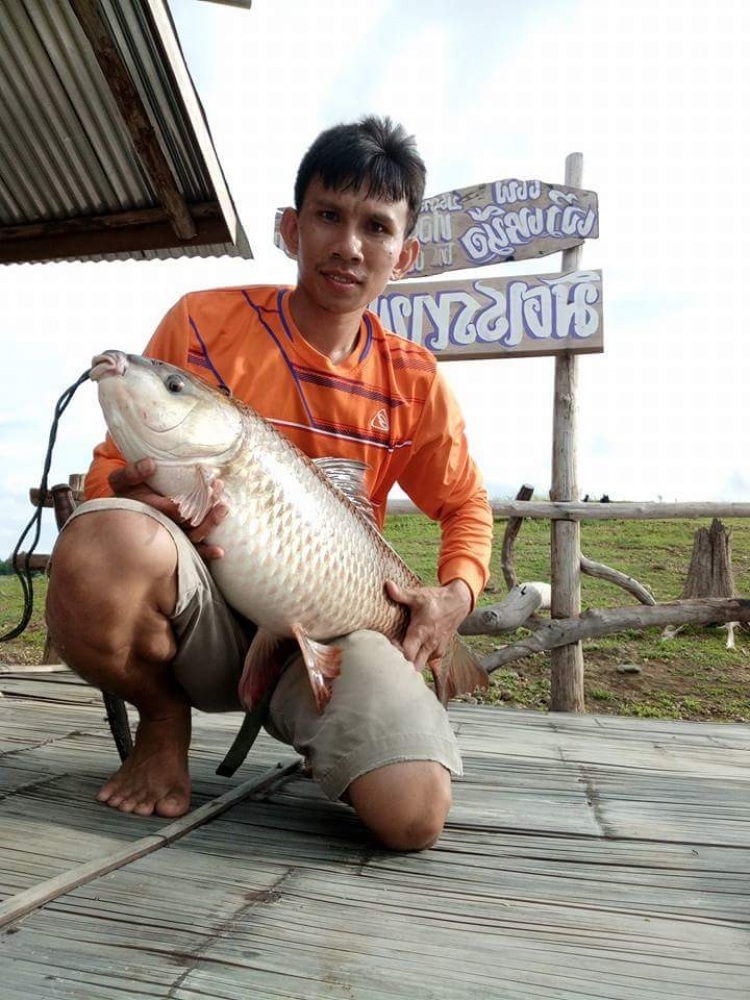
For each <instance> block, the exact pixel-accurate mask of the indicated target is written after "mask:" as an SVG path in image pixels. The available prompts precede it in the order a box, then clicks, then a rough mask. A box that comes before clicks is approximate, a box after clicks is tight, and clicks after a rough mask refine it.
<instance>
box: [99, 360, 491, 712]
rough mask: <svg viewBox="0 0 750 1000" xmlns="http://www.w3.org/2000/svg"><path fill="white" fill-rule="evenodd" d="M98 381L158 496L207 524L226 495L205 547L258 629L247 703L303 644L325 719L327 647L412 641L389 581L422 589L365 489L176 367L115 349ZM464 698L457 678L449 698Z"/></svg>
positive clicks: (333, 666)
mask: <svg viewBox="0 0 750 1000" xmlns="http://www.w3.org/2000/svg"><path fill="white" fill-rule="evenodd" d="M91 377H92V379H94V380H95V381H97V382H98V388H99V400H100V404H101V406H102V410H103V412H104V416H105V420H106V422H107V426H108V428H109V430H110V433H111V435H112V438H113V440H114V442H115V444H116V445H117V446H118V448H119V449H120V451H121V452H122V454H123V456H124V458H125V459H126V460H127V461H137V460H138V459H140V458H144V457H153V458H154V459H155V461H156V463H157V471H156V474H155V475H154V477H153V478H152V479H151V480H150V481H149V485H151V487H152V488H153V489H154V490H155V491H156V492H158V493H161V494H163V495H165V496H168V497H171V498H172V499H173V500H174V501H175V503H176V504H177V506H178V508H179V510H180V513H181V515H182V516H183V517H184V518H185V519H186V520H188V521H189V522H190V523H193V524H198V523H200V522H201V521H202V520H203V518H204V517H205V516H206V514H207V513H208V511H209V510H210V509H211V507H212V505H213V504H214V502H215V500H216V497H215V494H214V486H213V484H214V483H215V482H216V481H217V480H221V482H222V483H223V492H222V494H221V498H222V501H223V502H224V503H225V505H226V506H227V508H228V513H227V515H226V517H225V518H224V519H223V520H222V521H221V522H219V523H218V524H217V525H216V526H215V527H214V528H213V529H212V530H211V533H210V535H209V536H208V538H207V539H206V541H207V542H208V543H210V544H212V545H218V546H221V548H222V549H223V550H224V556H223V557H222V558H221V559H217V560H212V561H211V563H210V568H211V572H212V574H213V576H214V578H215V580H216V583H217V585H218V587H219V589H220V590H221V592H222V594H223V596H224V597H225V599H226V600H227V602H228V603H229V604H230V605H232V607H234V608H235V609H236V610H237V611H238V612H239V613H240V614H242V615H244V616H245V617H246V618H249V619H250V620H252V621H253V622H255V623H256V624H257V625H258V628H259V633H258V636H257V637H256V640H255V642H254V643H253V646H254V647H255V649H253V648H252V647H251V653H250V654H249V659H248V663H247V664H246V667H245V671H244V672H243V681H242V682H241V687H240V694H241V697H242V698H243V700H244V701H245V702H246V703H247V704H249V703H254V702H256V701H257V700H258V699H259V698H260V697H262V695H263V692H264V690H265V689H266V688H267V686H268V685H269V684H270V683H271V682H272V679H273V676H274V671H275V669H276V665H275V664H274V653H275V652H278V648H277V647H278V645H279V644H280V643H281V641H283V640H284V639H295V640H297V641H298V642H299V644H300V646H301V648H302V651H303V655H304V657H305V662H306V663H307V666H308V670H309V671H310V675H311V682H312V683H313V688H314V691H315V694H316V698H317V700H318V704H319V707H321V709H322V708H323V706H324V705H325V702H326V700H327V697H328V690H329V684H328V681H329V680H330V679H331V678H332V677H335V676H336V674H337V672H338V658H337V656H336V653H337V651H335V650H334V651H330V650H327V649H326V648H325V647H321V646H320V644H321V643H324V642H326V641H328V640H330V639H333V638H335V637H337V636H340V635H345V634H348V633H349V632H353V631H355V630H357V629H373V630H375V631H378V632H382V633H383V634H384V635H386V636H387V637H388V638H390V639H393V640H399V639H400V638H401V637H402V636H403V634H404V632H405V629H406V626H407V623H408V612H407V611H406V609H405V608H404V607H403V606H401V605H399V604H397V603H395V602H394V601H392V600H391V599H390V598H389V597H388V596H387V594H386V592H385V582H386V580H389V579H390V580H393V581H395V582H396V583H397V584H399V585H400V586H402V587H414V586H418V585H419V583H420V581H419V578H418V577H417V576H416V575H415V574H414V573H413V572H412V571H411V570H410V569H409V568H408V566H407V565H406V564H405V563H404V561H403V560H402V559H401V557H400V556H399V555H398V553H397V552H396V551H395V550H394V549H393V548H392V547H391V546H390V545H389V544H388V542H387V541H386V540H385V539H384V538H383V536H382V535H381V534H380V532H379V531H378V529H377V527H376V526H375V524H374V522H373V521H372V520H371V518H370V517H368V515H367V513H365V512H364V511H363V509H362V507H361V505H360V504H359V503H358V500H357V498H356V496H355V495H354V493H355V492H356V491H354V492H353V491H352V489H350V490H349V494H350V495H346V494H345V493H344V492H343V491H342V490H341V489H339V488H338V487H337V486H335V485H333V483H332V481H331V477H330V475H329V474H326V472H324V471H323V469H322V468H321V467H320V466H319V465H318V464H316V463H315V462H313V461H312V460H310V459H309V458H308V457H307V456H306V455H304V454H303V453H302V452H301V451H300V450H299V449H298V448H297V447H296V446H295V445H294V444H293V443H292V442H291V441H290V440H289V439H288V438H286V437H284V435H283V434H281V433H279V432H278V431H277V430H276V429H275V428H274V427H273V426H272V425H271V424H270V423H269V422H268V421H266V420H265V419H263V418H262V417H261V416H260V415H259V414H257V413H256V412H255V411H254V410H253V409H252V408H250V407H249V406H246V405H245V404H243V403H240V402H238V401H236V400H232V399H229V398H227V397H226V396H224V395H223V394H222V393H220V392H219V391H217V390H215V389H213V388H212V387H210V386H208V385H207V384H205V383H203V382H201V381H200V380H198V379H196V378H194V377H193V376H192V375H190V374H188V373H186V372H184V371H182V370H180V369H178V368H175V367H174V366H172V365H168V364H166V363H165V362H161V361H154V360H152V359H150V358H143V357H140V356H138V355H125V354H123V353H122V352H119V351H108V352H106V353H104V354H102V355H98V356H97V357H95V358H94V360H93V362H92V369H91ZM322 464H323V465H325V463H322ZM330 464H331V466H332V469H331V472H332V474H333V475H334V476H335V475H336V474H337V473H341V474H342V475H343V476H344V477H345V478H346V477H347V476H348V475H350V474H351V475H353V476H354V477H355V478H356V472H355V471H354V470H353V467H354V466H356V465H357V463H348V462H343V461H340V460H339V461H336V460H332V461H331V463H330ZM361 468H362V467H361V466H360V469H361ZM360 486H361V483H360ZM352 497H354V499H352ZM466 652H468V650H467V651H466ZM464 659H465V657H464V658H462V662H463V660H464ZM464 667H465V664H464ZM462 669H463V668H462ZM469 672H470V674H471V677H470V678H469V679H459V680H458V688H460V687H463V689H464V690H469V689H473V688H474V687H475V686H477V684H481V683H482V682H483V676H482V673H483V672H481V670H480V669H479V668H478V667H477V670H476V671H473V670H470V671H469ZM443 680H444V678H440V679H439V678H438V677H437V675H436V681H440V682H442V681H443ZM458 688H457V685H456V681H455V679H454V680H453V681H452V682H451V683H450V684H449V685H448V689H447V691H446V692H445V694H444V695H443V700H445V695H447V696H450V695H452V694H454V693H458ZM441 694H442V692H441Z"/></svg>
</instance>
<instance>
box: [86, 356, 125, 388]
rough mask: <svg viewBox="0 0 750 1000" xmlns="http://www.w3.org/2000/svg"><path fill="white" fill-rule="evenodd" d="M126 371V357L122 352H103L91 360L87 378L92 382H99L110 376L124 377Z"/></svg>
mask: <svg viewBox="0 0 750 1000" xmlns="http://www.w3.org/2000/svg"><path fill="white" fill-rule="evenodd" d="M127 370H128V357H127V355H126V354H123V353H122V351H104V352H102V353H101V354H96V355H94V357H93V358H92V359H91V370H90V371H89V378H90V379H91V381H92V382H101V380H102V379H104V378H109V377H111V376H112V375H124V374H125V372H126V371H127Z"/></svg>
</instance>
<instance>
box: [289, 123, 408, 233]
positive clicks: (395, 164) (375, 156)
mask: <svg viewBox="0 0 750 1000" xmlns="http://www.w3.org/2000/svg"><path fill="white" fill-rule="evenodd" d="M426 173H427V171H426V169H425V165H424V162H423V160H422V157H421V156H420V155H419V153H418V152H417V144H416V141H415V139H414V136H413V135H409V134H408V133H407V132H406V130H405V129H404V127H403V126H402V125H399V124H398V123H397V122H393V121H391V119H390V118H378V117H377V116H375V115H368V116H367V117H365V118H361V119H360V120H359V121H357V122H352V123H351V124H343V123H342V124H340V125H334V126H332V127H331V128H329V129H326V130H325V132H321V133H320V135H319V136H318V138H317V139H316V140H315V142H314V143H313V144H312V146H310V148H309V149H308V151H307V152H306V153H305V155H304V156H303V158H302V162H301V163H300V166H299V170H298V171H297V179H296V181H295V184H294V206H295V208H296V209H297V211H298V212H299V211H300V210H301V208H302V202H303V201H304V198H305V194H306V193H307V189H308V187H309V186H310V181H311V180H312V179H313V178H314V177H320V179H321V181H322V182H323V186H324V187H326V188H329V189H332V190H334V191H346V190H347V189H348V188H354V189H355V190H360V189H364V192H365V197H367V198H382V199H384V200H386V201H406V203H407V205H408V207H409V213H408V216H407V222H406V235H407V236H409V235H410V234H411V233H412V232H413V230H414V227H415V226H416V224H417V217H418V216H419V209H420V206H421V204H422V198H423V197H424V186H425V177H426Z"/></svg>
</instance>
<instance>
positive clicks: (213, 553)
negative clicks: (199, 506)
mask: <svg viewBox="0 0 750 1000" xmlns="http://www.w3.org/2000/svg"><path fill="white" fill-rule="evenodd" d="M154 472H156V462H155V461H154V460H153V458H141V459H140V460H139V461H137V462H131V463H129V464H128V465H124V466H122V467H121V468H119V469H115V471H114V472H111V473H110V474H109V485H110V489H111V490H112V492H113V493H114V495H115V496H117V497H129V498H130V499H132V500H140V501H141V503H146V504H148V505H149V507H153V508H154V509H155V510H158V511H161V513H162V514H166V516H167V517H168V518H170V520H172V521H174V522H175V524H178V525H179V526H180V527H181V528H182V530H183V531H184V532H185V534H186V535H187V536H188V538H189V539H190V541H191V542H192V543H193V545H194V546H195V547H196V549H197V550H198V553H199V555H200V556H201V558H202V559H206V560H210V559H221V557H222V556H223V555H224V550H223V549H222V548H221V547H220V546H218V545H207V544H206V537H207V536H208V534H209V532H210V531H211V529H212V528H213V527H214V526H215V525H217V524H218V523H219V521H222V520H223V519H224V518H225V517H226V516H227V510H228V508H227V506H226V504H224V503H222V502H221V500H217V501H215V502H214V506H213V507H212V508H211V510H210V511H209V512H208V514H207V515H206V517H204V519H203V520H202V521H201V523H200V524H198V525H190V524H188V522H187V521H186V520H185V519H184V518H183V517H180V512H179V510H178V508H177V505H176V504H175V503H174V501H173V500H170V499H169V497H163V496H162V495H161V494H160V493H154V491H153V490H152V489H151V487H150V486H149V485H148V483H147V482H146V480H147V479H149V478H150V477H151V476H153V474H154ZM213 489H214V494H215V496H216V497H219V496H220V494H221V491H222V490H223V489H224V484H223V483H222V482H221V480H220V479H217V480H216V481H215V482H214V484H213Z"/></svg>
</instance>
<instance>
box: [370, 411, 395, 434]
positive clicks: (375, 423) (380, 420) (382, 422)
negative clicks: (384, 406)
mask: <svg viewBox="0 0 750 1000" xmlns="http://www.w3.org/2000/svg"><path fill="white" fill-rule="evenodd" d="M370 427H374V428H375V430H376V431H389V430H390V429H391V424H390V421H389V420H388V414H387V413H386V412H385V410H378V412H377V413H376V414H375V416H374V417H373V418H372V420H371V421H370Z"/></svg>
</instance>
